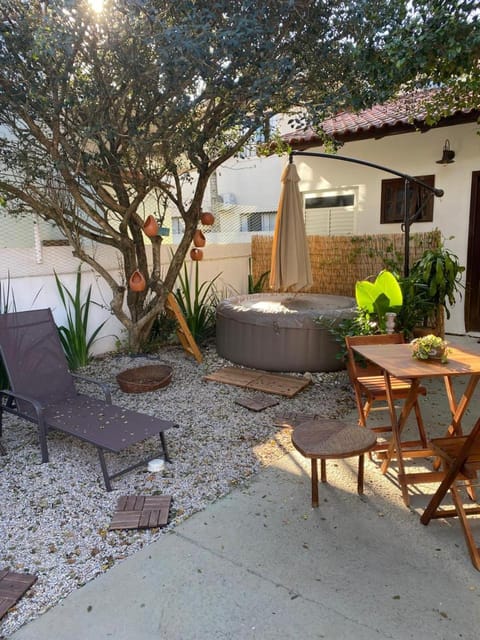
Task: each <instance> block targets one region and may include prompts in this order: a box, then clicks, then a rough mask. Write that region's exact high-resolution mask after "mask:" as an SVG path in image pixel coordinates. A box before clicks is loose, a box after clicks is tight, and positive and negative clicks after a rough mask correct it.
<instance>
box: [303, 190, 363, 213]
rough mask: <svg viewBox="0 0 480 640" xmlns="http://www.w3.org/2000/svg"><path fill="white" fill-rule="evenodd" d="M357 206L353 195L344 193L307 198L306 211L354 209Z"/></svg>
mask: <svg viewBox="0 0 480 640" xmlns="http://www.w3.org/2000/svg"><path fill="white" fill-rule="evenodd" d="M354 204H355V196H354V195H353V193H342V194H337V195H333V196H319V197H318V198H307V199H306V200H305V209H331V208H332V207H352V206H353V205H354Z"/></svg>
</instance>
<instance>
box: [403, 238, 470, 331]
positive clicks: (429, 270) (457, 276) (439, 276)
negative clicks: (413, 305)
mask: <svg viewBox="0 0 480 640" xmlns="http://www.w3.org/2000/svg"><path fill="white" fill-rule="evenodd" d="M464 271H465V267H463V266H461V265H460V262H459V260H458V257H457V256H456V255H455V254H453V253H452V252H451V251H449V250H448V249H447V248H446V247H445V246H443V245H442V246H441V247H438V248H437V249H428V250H427V251H425V252H424V254H423V256H422V257H421V258H420V260H418V261H417V262H416V263H415V264H414V265H413V267H412V269H411V271H410V276H411V277H412V278H414V279H415V280H416V281H417V282H419V283H422V284H424V285H425V286H426V287H427V292H428V298H429V299H430V301H431V302H432V303H433V304H434V305H436V306H438V305H441V306H443V307H444V308H445V313H446V315H447V318H449V317H450V310H449V308H448V306H447V304H449V305H450V306H452V305H454V304H455V300H456V295H457V294H460V295H461V287H462V286H463V285H462V284H461V280H462V273H463V272H464Z"/></svg>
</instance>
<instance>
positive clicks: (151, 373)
mask: <svg viewBox="0 0 480 640" xmlns="http://www.w3.org/2000/svg"><path fill="white" fill-rule="evenodd" d="M171 379H172V367H169V366H168V365H166V364H152V365H147V366H145V367H136V368H135V369H126V370H125V371H122V372H121V373H119V374H118V375H117V382H118V386H119V387H120V389H121V390H122V391H124V392H125V393H143V392H145V391H154V390H155V389H160V388H161V387H166V386H167V385H168V384H169V383H170V380H171Z"/></svg>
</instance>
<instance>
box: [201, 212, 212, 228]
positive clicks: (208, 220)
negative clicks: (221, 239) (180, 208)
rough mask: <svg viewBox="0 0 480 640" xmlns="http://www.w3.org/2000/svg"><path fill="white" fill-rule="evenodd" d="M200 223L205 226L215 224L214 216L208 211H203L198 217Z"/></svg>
mask: <svg viewBox="0 0 480 640" xmlns="http://www.w3.org/2000/svg"><path fill="white" fill-rule="evenodd" d="M200 221H201V223H202V224H204V225H205V226H210V225H212V224H213V223H214V222H215V216H214V215H213V213H210V211H204V212H203V213H202V215H201V216H200Z"/></svg>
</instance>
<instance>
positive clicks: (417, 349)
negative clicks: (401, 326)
mask: <svg viewBox="0 0 480 640" xmlns="http://www.w3.org/2000/svg"><path fill="white" fill-rule="evenodd" d="M411 344H412V357H413V358H416V359H417V360H430V359H432V358H433V359H437V360H441V362H442V363H444V364H445V362H447V356H448V349H447V343H446V342H445V340H443V338H440V337H439V336H434V335H433V334H430V335H428V336H423V337H422V338H416V340H413V341H412V343H411Z"/></svg>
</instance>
